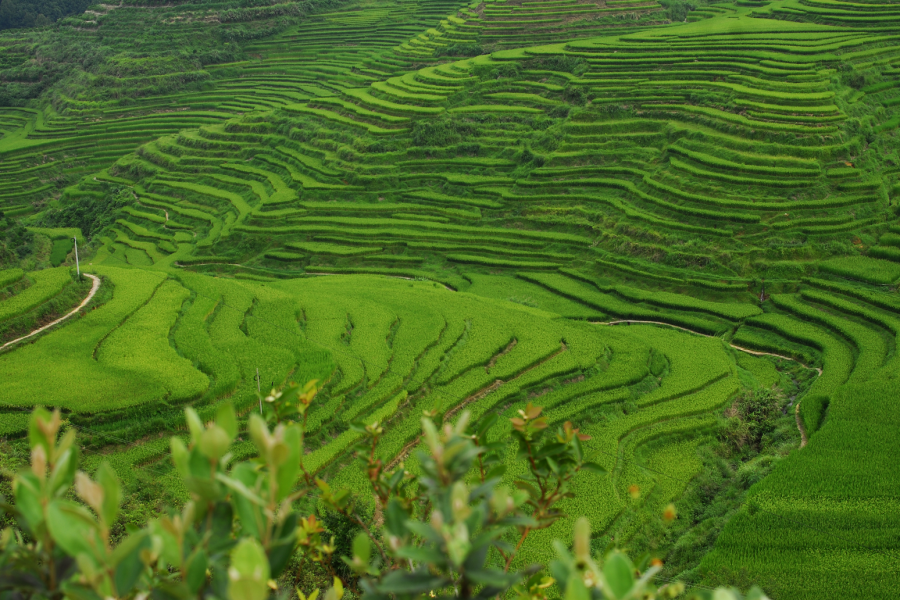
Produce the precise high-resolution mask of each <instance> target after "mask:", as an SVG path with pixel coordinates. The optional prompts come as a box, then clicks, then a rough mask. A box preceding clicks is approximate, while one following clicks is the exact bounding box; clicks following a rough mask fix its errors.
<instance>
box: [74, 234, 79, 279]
mask: <svg viewBox="0 0 900 600" xmlns="http://www.w3.org/2000/svg"><path fill="white" fill-rule="evenodd" d="M72 239H73V240H75V270H76V271H78V279H79V280H81V266H79V264H78V237H77V236H72Z"/></svg>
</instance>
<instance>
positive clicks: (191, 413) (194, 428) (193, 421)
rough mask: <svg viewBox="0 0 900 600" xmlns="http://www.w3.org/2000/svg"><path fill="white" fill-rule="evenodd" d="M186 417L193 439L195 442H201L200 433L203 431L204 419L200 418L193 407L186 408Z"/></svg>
mask: <svg viewBox="0 0 900 600" xmlns="http://www.w3.org/2000/svg"><path fill="white" fill-rule="evenodd" d="M184 417H185V420H186V421H187V425H188V429H190V431H191V440H192V441H193V442H194V443H195V444H199V443H200V434H201V433H203V421H201V420H200V415H198V414H197V411H195V410H194V409H193V408H190V407H188V408H186V409H184Z"/></svg>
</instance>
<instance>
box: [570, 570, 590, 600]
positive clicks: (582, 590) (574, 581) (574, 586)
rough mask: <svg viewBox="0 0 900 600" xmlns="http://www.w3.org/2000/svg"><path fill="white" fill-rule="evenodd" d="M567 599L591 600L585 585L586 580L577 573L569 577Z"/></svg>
mask: <svg viewBox="0 0 900 600" xmlns="http://www.w3.org/2000/svg"><path fill="white" fill-rule="evenodd" d="M565 600H591V595H590V593H589V592H588V589H587V587H585V585H584V582H583V581H582V580H581V577H579V576H578V574H577V573H576V574H574V575H573V576H572V577H570V578H569V583H568V585H566V595H565Z"/></svg>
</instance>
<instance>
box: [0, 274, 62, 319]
mask: <svg viewBox="0 0 900 600" xmlns="http://www.w3.org/2000/svg"><path fill="white" fill-rule="evenodd" d="M14 275H16V273H11V274H10V276H9V279H12V276H14ZM27 277H28V279H29V280H30V281H31V285H30V286H29V287H27V288H25V289H24V290H22V291H20V292H19V293H17V294H15V295H13V296H11V297H9V298H6V299H4V300H0V322H3V321H6V320H7V319H11V318H13V317H16V316H18V315H21V314H22V313H25V312H27V311H29V310H31V309H33V308H35V307H36V306H39V305H41V304H43V303H44V302H46V301H48V300H50V299H51V298H53V297H54V296H56V295H57V294H59V293H60V292H61V291H62V289H63V287H65V286H66V285H68V284H69V283H71V282H72V276H71V275H70V274H69V268H68V267H59V268H56V269H44V270H43V271H34V272H32V273H29V274H28V275H27ZM13 281H14V280H13Z"/></svg>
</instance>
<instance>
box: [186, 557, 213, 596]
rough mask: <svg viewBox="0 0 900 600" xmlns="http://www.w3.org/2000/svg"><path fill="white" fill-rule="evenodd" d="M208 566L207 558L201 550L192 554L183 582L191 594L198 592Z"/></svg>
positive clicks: (203, 581) (204, 579) (204, 580)
mask: <svg viewBox="0 0 900 600" xmlns="http://www.w3.org/2000/svg"><path fill="white" fill-rule="evenodd" d="M208 566H209V557H207V556H206V552H204V551H203V549H202V548H200V549H198V550H197V551H196V552H194V554H193V556H191V557H190V559H189V560H188V564H187V575H186V576H185V578H184V582H185V583H186V584H187V586H188V589H189V590H191V593H192V594H196V593H197V592H199V591H200V588H201V587H202V586H203V584H204V583H205V582H206V569H207V567H208Z"/></svg>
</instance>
